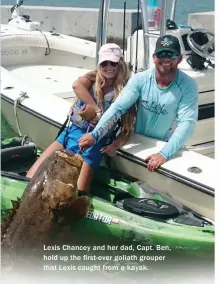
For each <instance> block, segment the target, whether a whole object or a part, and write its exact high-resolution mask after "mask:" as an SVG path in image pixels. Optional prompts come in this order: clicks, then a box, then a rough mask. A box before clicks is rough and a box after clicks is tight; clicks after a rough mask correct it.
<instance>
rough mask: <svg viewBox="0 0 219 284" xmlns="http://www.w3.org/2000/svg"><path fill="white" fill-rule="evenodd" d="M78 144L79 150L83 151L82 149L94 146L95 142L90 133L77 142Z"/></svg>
mask: <svg viewBox="0 0 219 284" xmlns="http://www.w3.org/2000/svg"><path fill="white" fill-rule="evenodd" d="M78 143H79V147H80V148H81V149H84V148H89V147H91V146H93V145H95V140H94V137H93V136H92V135H91V134H90V133H86V134H84V135H83V136H82V137H81V138H80V139H79V140H78Z"/></svg>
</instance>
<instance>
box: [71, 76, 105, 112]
mask: <svg viewBox="0 0 219 284" xmlns="http://www.w3.org/2000/svg"><path fill="white" fill-rule="evenodd" d="M91 83H92V82H91V80H90V79H88V78H87V77H84V76H83V77H80V78H78V79H77V80H76V81H75V82H74V83H73V85H72V88H73V90H74V92H75V94H76V96H77V97H78V98H79V100H81V101H82V102H83V103H85V104H86V105H88V104H90V105H91V106H92V107H93V108H94V110H95V111H96V112H99V111H100V108H99V107H98V106H97V104H96V103H95V101H94V99H93V97H92V96H91V94H90V93H89V91H88V90H89V88H90V86H91Z"/></svg>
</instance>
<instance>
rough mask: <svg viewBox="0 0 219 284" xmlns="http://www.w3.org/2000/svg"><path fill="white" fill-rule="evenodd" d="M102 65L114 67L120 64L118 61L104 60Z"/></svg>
mask: <svg viewBox="0 0 219 284" xmlns="http://www.w3.org/2000/svg"><path fill="white" fill-rule="evenodd" d="M100 65H101V66H102V67H106V66H107V65H111V66H112V67H116V66H117V65H118V62H112V61H103V62H102V63H101V64H100Z"/></svg>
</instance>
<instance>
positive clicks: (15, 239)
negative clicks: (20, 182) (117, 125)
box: [2, 151, 89, 251]
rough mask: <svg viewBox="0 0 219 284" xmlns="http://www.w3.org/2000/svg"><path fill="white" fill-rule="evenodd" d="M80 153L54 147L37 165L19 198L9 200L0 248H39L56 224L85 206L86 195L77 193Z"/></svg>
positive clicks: (48, 241)
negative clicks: (9, 206) (10, 207)
mask: <svg viewBox="0 0 219 284" xmlns="http://www.w3.org/2000/svg"><path fill="white" fill-rule="evenodd" d="M82 164H83V160H82V158H81V156H80V155H77V154H76V155H73V154H71V153H69V152H67V151H56V152H54V154H53V155H52V156H51V157H49V158H47V159H46V160H45V161H44V162H43V163H42V164H41V166H40V167H39V169H38V170H37V172H36V173H35V175H34V176H33V178H32V179H31V180H30V182H29V183H28V185H27V187H26V189H25V191H24V194H23V196H22V198H21V200H18V201H17V202H13V206H14V208H13V209H10V212H8V213H9V214H8V216H7V217H6V218H5V220H4V225H3V227H2V248H4V249H9V250H10V251H19V250H21V251H27V250H38V249H39V250H41V249H42V248H43V246H44V245H46V244H51V243H52V241H53V240H54V239H56V233H57V232H58V230H61V226H60V224H63V221H64V223H65V224H66V222H67V223H68V224H69V226H70V224H71V221H72V220H73V219H75V220H78V219H80V218H81V217H83V216H85V215H86V214H87V212H88V210H89V198H88V197H87V196H86V195H82V196H79V195H78V190H77V180H78V177H79V174H80V171H81V167H82Z"/></svg>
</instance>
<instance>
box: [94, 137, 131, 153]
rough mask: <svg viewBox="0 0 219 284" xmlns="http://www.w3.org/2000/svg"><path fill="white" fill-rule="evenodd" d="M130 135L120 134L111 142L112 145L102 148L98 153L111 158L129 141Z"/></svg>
mask: <svg viewBox="0 0 219 284" xmlns="http://www.w3.org/2000/svg"><path fill="white" fill-rule="evenodd" d="M129 137H130V135H127V134H125V133H124V132H121V133H120V134H119V135H118V136H117V137H116V139H115V140H114V141H113V142H112V144H110V145H108V146H105V147H103V148H102V149H101V150H100V151H101V153H105V154H107V155H109V156H111V157H113V156H115V155H116V151H117V150H118V149H119V148H120V147H122V146H123V145H124V144H125V143H126V142H127V141H128V139H129Z"/></svg>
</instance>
